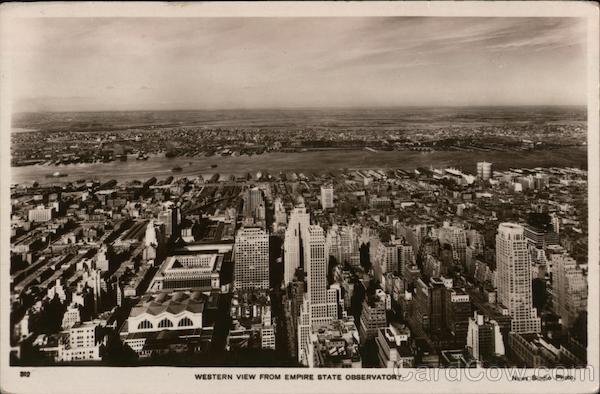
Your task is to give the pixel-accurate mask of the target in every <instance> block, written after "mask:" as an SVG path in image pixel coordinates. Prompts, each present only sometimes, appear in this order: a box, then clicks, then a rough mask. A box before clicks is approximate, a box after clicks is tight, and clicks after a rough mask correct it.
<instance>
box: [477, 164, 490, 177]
mask: <svg viewBox="0 0 600 394" xmlns="http://www.w3.org/2000/svg"><path fill="white" fill-rule="evenodd" d="M491 177H492V163H488V162H485V161H480V162H477V178H478V179H481V180H482V181H487V180H489V179H490V178H491Z"/></svg>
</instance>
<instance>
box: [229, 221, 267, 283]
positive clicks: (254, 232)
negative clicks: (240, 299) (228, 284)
mask: <svg viewBox="0 0 600 394" xmlns="http://www.w3.org/2000/svg"><path fill="white" fill-rule="evenodd" d="M234 264H235V265H234V277H233V279H234V288H235V290H240V289H268V288H269V235H268V234H267V232H266V231H265V230H264V229H262V228H261V227H242V228H241V229H240V230H239V231H238V233H237V235H236V237H235V248H234Z"/></svg>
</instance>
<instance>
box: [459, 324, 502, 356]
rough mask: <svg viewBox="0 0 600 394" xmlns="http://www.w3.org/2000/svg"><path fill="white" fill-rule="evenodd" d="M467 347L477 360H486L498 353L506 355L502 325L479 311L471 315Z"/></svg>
mask: <svg viewBox="0 0 600 394" xmlns="http://www.w3.org/2000/svg"><path fill="white" fill-rule="evenodd" d="M467 349H468V350H469V352H470V353H471V356H472V357H473V358H474V359H475V360H477V361H485V360H487V359H489V358H491V357H493V356H496V355H504V354H505V349H504V339H503V337H502V333H501V332H500V325H499V324H498V323H497V322H496V321H495V320H490V319H487V318H486V317H485V316H484V315H480V314H478V313H477V312H475V313H474V314H473V316H472V317H469V323H468V332H467Z"/></svg>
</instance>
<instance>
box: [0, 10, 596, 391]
mask: <svg viewBox="0 0 600 394" xmlns="http://www.w3.org/2000/svg"><path fill="white" fill-rule="evenodd" d="M85 16H94V17H118V16H127V17H174V18H176V17H225V16H228V17H231V16H239V17H244V16H245V17H249V16H262V17H299V16H303V17H311V16H312V17H322V16H347V17H353V16H363V17H364V16H445V17H459V16H460V17H481V16H495V17H500V16H502V17H510V16H512V17H518V16H522V17H524V16H530V17H542V16H544V17H553V16H554V17H565V16H573V17H582V18H587V20H588V70H587V74H588V75H587V76H588V84H587V86H588V176H589V184H588V198H589V209H588V211H589V222H588V228H589V240H590V241H589V262H590V264H589V281H590V283H589V301H590V302H588V305H589V306H588V316H589V317H588V338H589V343H590V344H589V346H588V362H589V363H590V365H592V366H593V368H594V377H593V380H592V381H590V382H587V383H582V382H577V383H571V382H566V383H561V382H558V381H549V382H535V383H527V382H506V381H500V382H493V381H490V380H488V381H482V382H479V383H468V384H465V382H464V380H463V382H450V381H446V380H440V381H437V382H422V383H419V382H415V381H411V382H393V381H392V382H388V381H379V382H372V381H371V382H369V381H342V382H319V381H314V382H313V383H310V384H300V383H294V382H291V381H285V380H280V381H271V382H269V381H258V380H256V381H247V380H246V381H235V380H234V381H196V380H195V379H194V374H195V373H223V372H229V371H232V373H234V374H236V373H254V374H258V373H261V372H268V373H280V374H282V375H284V374H291V373H308V372H310V373H313V374H315V375H316V374H319V373H332V374H339V373H341V374H342V375H345V374H346V373H360V372H362V373H384V372H385V370H366V369H364V370H358V371H356V370H353V371H350V370H337V369H336V370H333V369H332V370H330V369H318V370H306V369H275V368H269V369H260V368H236V369H229V370H228V371H226V370H225V369H224V368H164V367H143V368H142V367H138V368H109V367H43V368H17V367H9V366H8V352H9V348H10V346H9V340H8V333H9V329H10V328H9V324H8V321H7V318H8V316H9V299H10V297H9V286H8V283H9V263H8V262H9V261H10V260H9V256H10V252H9V248H10V244H9V232H8V230H9V228H10V218H9V214H8V213H9V212H10V195H9V179H10V148H9V145H10V114H11V109H10V108H11V107H10V106H11V100H10V97H9V91H10V89H9V84H10V76H9V74H8V72H9V70H10V67H9V62H10V58H9V57H7V56H2V54H3V53H4V50H5V48H6V40H8V39H10V37H9V33H10V30H9V25H10V23H7V22H18V18H31V17H41V18H44V17H85ZM598 17H599V14H598V6H597V4H596V3H591V2H555V1H540V2H525V1H515V2H456V3H455V2H440V1H432V2H396V3H392V2H368V3H366V2H343V3H342V2H336V3H325V2H307V3H297V2H277V3H265V2H261V3H258V2H257V3H247V2H230V3H193V4H191V3H169V4H167V3H149V2H144V3H122V2H119V3H107V2H98V3H77V4H74V3H21V4H7V3H3V4H2V5H1V6H0V142H1V143H0V152H1V153H0V156H1V163H0V164H1V167H0V168H1V170H2V171H1V175H2V176H1V177H0V183H1V186H2V187H1V189H0V224H1V226H0V237H1V239H0V252H1V255H0V279H1V280H0V292H1V293H0V295H1V296H0V312H1V313H0V334H1V335H0V339H1V341H0V392H8V393H12V392H19V393H38V392H44V393H54V392H56V393H63V392H88V393H105V392H127V393H132V392H196V391H201V392H208V393H212V392H234V391H253V392H254V391H258V392H269V393H279V392H307V391H316V392H330V393H337V392H340V393H341V392H343V393H347V392H390V393H397V392H400V391H404V392H406V391H408V392H414V391H428V392H445V393H453V392H464V393H478V392H506V391H513V392H522V391H523V392H525V391H527V392H544V393H563V392H578V393H580V392H596V391H598V389H599V381H600V380H599V376H598V375H599V374H600V370H599V366H600V364H599V361H600V360H599V356H600V353H599V349H598V339H599V338H598V326H599V325H598V323H599V313H598V304H599V302H598V301H599V300H600V293H599V291H598V284H599V283H598V278H599V276H598V275H599V266H598V263H599V262H600V254H599V245H598V240H599V239H600V233H599V228H600V216H599V210H598V208H599V201H598V198H599V191H600V187H599V186H600V182H599V181H600V179H599V161H598V158H599V157H600V149H599V148H600V139H599V136H598V130H599V119H598V114H599V111H600V106H599V99H598V87H599V83H598V81H599V78H598V70H599V67H598ZM21 370H28V371H31V377H30V378H20V377H19V372H20V371H21Z"/></svg>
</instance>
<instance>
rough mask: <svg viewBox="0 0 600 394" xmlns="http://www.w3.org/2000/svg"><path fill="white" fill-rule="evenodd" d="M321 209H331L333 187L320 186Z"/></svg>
mask: <svg viewBox="0 0 600 394" xmlns="http://www.w3.org/2000/svg"><path fill="white" fill-rule="evenodd" d="M321 207H323V209H329V208H333V186H332V185H323V186H321Z"/></svg>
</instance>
